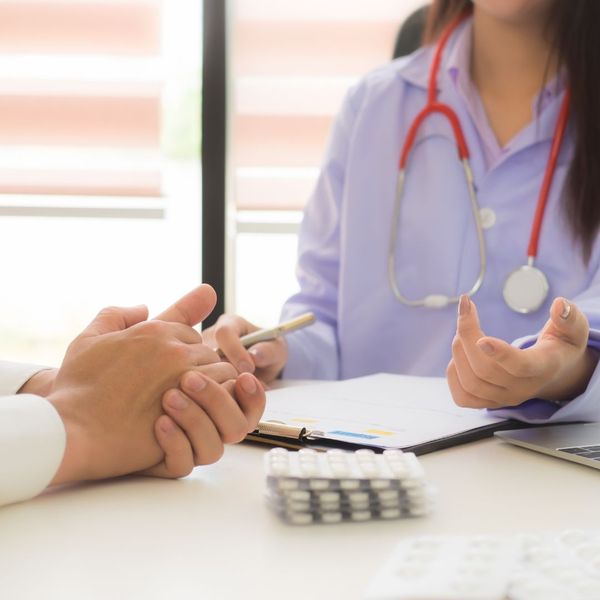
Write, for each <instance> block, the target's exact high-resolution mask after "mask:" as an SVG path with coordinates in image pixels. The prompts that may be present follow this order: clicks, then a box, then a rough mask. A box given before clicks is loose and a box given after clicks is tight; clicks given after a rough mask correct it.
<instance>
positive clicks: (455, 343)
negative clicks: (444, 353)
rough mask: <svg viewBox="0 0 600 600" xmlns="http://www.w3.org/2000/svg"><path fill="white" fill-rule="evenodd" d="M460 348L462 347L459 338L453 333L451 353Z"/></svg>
mask: <svg viewBox="0 0 600 600" xmlns="http://www.w3.org/2000/svg"><path fill="white" fill-rule="evenodd" d="M461 348H462V342H461V341H460V338H459V337H458V336H457V335H455V336H454V338H453V339H452V354H455V353H456V352H458V351H459V350H460V349H461Z"/></svg>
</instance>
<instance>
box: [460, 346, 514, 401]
mask: <svg viewBox="0 0 600 600" xmlns="http://www.w3.org/2000/svg"><path fill="white" fill-rule="evenodd" d="M476 349H477V351H478V352H479V353H480V354H481V355H482V356H483V352H482V351H481V350H480V349H479V348H478V347H476ZM452 360H453V362H454V366H455V368H456V374H457V376H458V380H459V382H460V385H461V387H462V389H463V390H465V391H466V392H468V393H469V394H471V395H473V396H477V397H478V398H483V399H485V400H489V401H490V402H493V403H495V404H502V403H504V402H506V401H507V400H508V399H509V392H508V390H507V389H506V387H504V386H502V385H499V384H497V383H496V381H499V379H500V377H499V376H497V375H496V373H495V372H492V371H490V372H489V374H487V377H488V378H481V377H480V376H479V374H478V373H477V372H476V371H475V370H474V369H473V368H472V366H471V363H470V361H469V359H468V358H467V355H466V353H465V351H464V348H463V346H462V343H461V342H460V338H458V336H457V337H456V338H455V340H454V342H453V343H452ZM488 360H489V359H488ZM495 371H498V373H500V375H501V376H502V377H503V378H504V379H505V380H507V379H509V377H510V376H509V375H508V373H507V372H506V371H504V369H502V368H500V367H498V366H497V365H496V367H495Z"/></svg>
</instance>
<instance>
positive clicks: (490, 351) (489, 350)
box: [477, 342, 496, 356]
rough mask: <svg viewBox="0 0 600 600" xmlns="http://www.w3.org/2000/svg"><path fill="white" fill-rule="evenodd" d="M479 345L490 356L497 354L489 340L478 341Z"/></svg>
mask: <svg viewBox="0 0 600 600" xmlns="http://www.w3.org/2000/svg"><path fill="white" fill-rule="evenodd" d="M477 345H478V346H479V347H480V348H481V350H482V351H483V352H484V353H485V354H487V355H488V356H494V354H496V349H495V348H494V346H492V344H490V343H489V342H478V344H477Z"/></svg>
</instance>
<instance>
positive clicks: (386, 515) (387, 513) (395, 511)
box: [380, 508, 402, 519]
mask: <svg viewBox="0 0 600 600" xmlns="http://www.w3.org/2000/svg"><path fill="white" fill-rule="evenodd" d="M380 514H381V518H382V519H398V518H399V517H400V515H401V514H402V512H401V511H400V509H399V508H384V509H383V510H382V511H381V513H380Z"/></svg>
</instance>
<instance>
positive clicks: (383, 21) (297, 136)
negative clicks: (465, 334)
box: [227, 0, 424, 325]
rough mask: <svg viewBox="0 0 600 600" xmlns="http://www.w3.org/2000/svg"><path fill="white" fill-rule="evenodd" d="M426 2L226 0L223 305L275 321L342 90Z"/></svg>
mask: <svg viewBox="0 0 600 600" xmlns="http://www.w3.org/2000/svg"><path fill="white" fill-rule="evenodd" d="M423 4H424V2H423V0H401V1H400V0H371V1H370V2H365V1H364V0H327V1H325V2H324V1H322V0H304V1H303V2H296V1H293V0H232V1H231V21H232V23H231V29H230V30H231V32H232V39H231V46H230V54H231V68H232V76H231V81H232V90H231V93H232V96H233V99H232V102H231V106H232V108H231V114H230V130H231V144H230V147H231V152H230V160H229V163H230V169H229V178H230V181H229V184H230V190H231V193H230V198H229V200H228V202H229V208H230V214H231V215H232V217H231V222H230V223H229V229H230V231H231V232H233V235H232V236H231V239H232V240H233V242H232V243H231V245H230V248H229V262H228V291H229V297H228V299H227V304H228V308H229V310H235V311H237V312H239V313H240V314H243V315H244V316H246V317H247V318H249V319H250V320H253V321H255V322H257V323H258V324H263V325H267V324H269V323H272V322H275V321H276V320H277V318H278V315H279V310H280V308H281V304H282V303H283V301H284V300H285V299H286V298H287V297H288V296H289V295H290V293H292V292H293V291H294V289H295V287H296V283H295V278H294V264H295V255H296V232H297V228H298V223H299V222H300V219H301V211H302V208H303V206H304V204H305V202H306V200H307V198H308V197H309V195H310V193H311V190H312V188H313V186H314V183H315V180H316V177H317V175H318V172H319V164H320V162H321V159H322V156H323V153H324V151H325V146H326V141H327V137H328V134H329V129H330V127H331V122H332V119H333V117H334V115H335V113H336V112H337V110H338V108H339V106H340V103H341V101H342V98H343V97H344V95H345V93H346V90H347V89H348V88H349V87H350V86H351V85H352V84H353V83H354V82H356V81H357V80H358V78H359V77H360V76H361V75H363V74H365V73H366V72H368V71H369V70H371V69H372V68H374V67H376V66H378V65H380V64H383V63H385V62H386V61H388V60H390V57H391V55H392V51H393V47H394V40H395V36H396V34H397V31H398V29H399V26H400V24H401V23H402V22H403V21H404V19H405V18H406V17H407V16H408V15H409V14H410V13H412V12H413V11H414V10H416V9H417V8H418V7H419V6H421V5H423Z"/></svg>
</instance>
